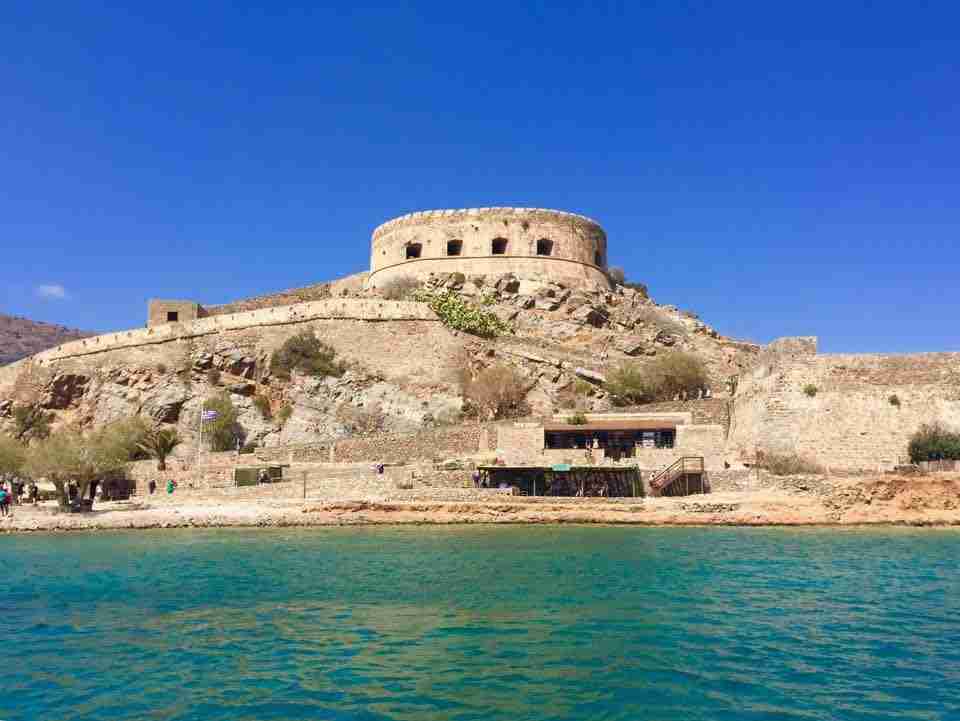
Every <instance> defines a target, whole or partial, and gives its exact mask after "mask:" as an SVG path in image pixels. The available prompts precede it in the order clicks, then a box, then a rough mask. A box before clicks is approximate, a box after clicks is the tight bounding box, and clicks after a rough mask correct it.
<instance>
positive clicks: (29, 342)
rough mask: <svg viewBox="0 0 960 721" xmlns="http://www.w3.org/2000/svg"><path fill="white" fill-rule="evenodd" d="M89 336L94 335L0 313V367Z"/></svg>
mask: <svg viewBox="0 0 960 721" xmlns="http://www.w3.org/2000/svg"><path fill="white" fill-rule="evenodd" d="M91 335H95V334H94V333H87V332H85V331H82V330H74V329H72V328H65V327H64V326H62V325H55V324H53V323H42V322H40V321H35V320H28V319H27V318H19V317H17V316H14V315H4V314H3V313H0V366H2V365H6V364H7V363H13V362H14V361H16V360H20V359H21V358H26V357H27V356H28V355H33V354H34V353H39V352H40V351H42V350H46V349H47V348H53V347H54V346H56V345H60V344H61V343H65V342H66V341H69V340H76V339H77V338H87V337H88V336H91Z"/></svg>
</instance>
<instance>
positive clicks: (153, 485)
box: [147, 478, 157, 496]
mask: <svg viewBox="0 0 960 721" xmlns="http://www.w3.org/2000/svg"><path fill="white" fill-rule="evenodd" d="M147 491H148V492H149V493H150V495H151V496H152V495H153V494H154V493H156V492H157V482H156V481H155V480H153V479H152V478H151V479H150V481H149V482H148V483H147Z"/></svg>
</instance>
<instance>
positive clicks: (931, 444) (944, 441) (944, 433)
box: [907, 423, 960, 463]
mask: <svg viewBox="0 0 960 721" xmlns="http://www.w3.org/2000/svg"><path fill="white" fill-rule="evenodd" d="M907 448H908V450H909V453H910V460H911V461H912V462H913V463H920V462H921V461H936V460H941V459H942V460H960V433H957V432H956V431H951V430H948V429H947V428H945V427H944V426H942V425H941V424H939V423H926V424H924V425H922V426H920V428H918V429H917V431H916V432H915V433H914V434H913V435H912V436H910V444H909V445H908V447H907Z"/></svg>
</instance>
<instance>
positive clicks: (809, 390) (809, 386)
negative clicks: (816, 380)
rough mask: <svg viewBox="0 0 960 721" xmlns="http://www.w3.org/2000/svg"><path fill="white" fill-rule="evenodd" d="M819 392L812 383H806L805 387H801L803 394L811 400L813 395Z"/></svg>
mask: <svg viewBox="0 0 960 721" xmlns="http://www.w3.org/2000/svg"><path fill="white" fill-rule="evenodd" d="M819 390H820V389H819V388H817V387H816V386H815V385H813V383H807V385H805V386H804V387H803V392H804V393H805V394H806V395H807V396H808V397H809V398H813V397H814V396H815V395H817V391H819Z"/></svg>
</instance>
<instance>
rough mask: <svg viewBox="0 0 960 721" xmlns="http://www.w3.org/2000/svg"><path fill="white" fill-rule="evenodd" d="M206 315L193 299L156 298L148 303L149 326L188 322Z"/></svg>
mask: <svg viewBox="0 0 960 721" xmlns="http://www.w3.org/2000/svg"><path fill="white" fill-rule="evenodd" d="M205 316H206V313H205V312H204V309H203V308H201V307H200V304H199V303H194V302H193V301H192V300H161V299H157V298H154V299H152V300H150V301H149V302H148V303H147V326H148V327H152V326H157V325H163V324H164V323H186V322H188V321H191V320H196V319H197V318H203V317H205Z"/></svg>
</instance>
